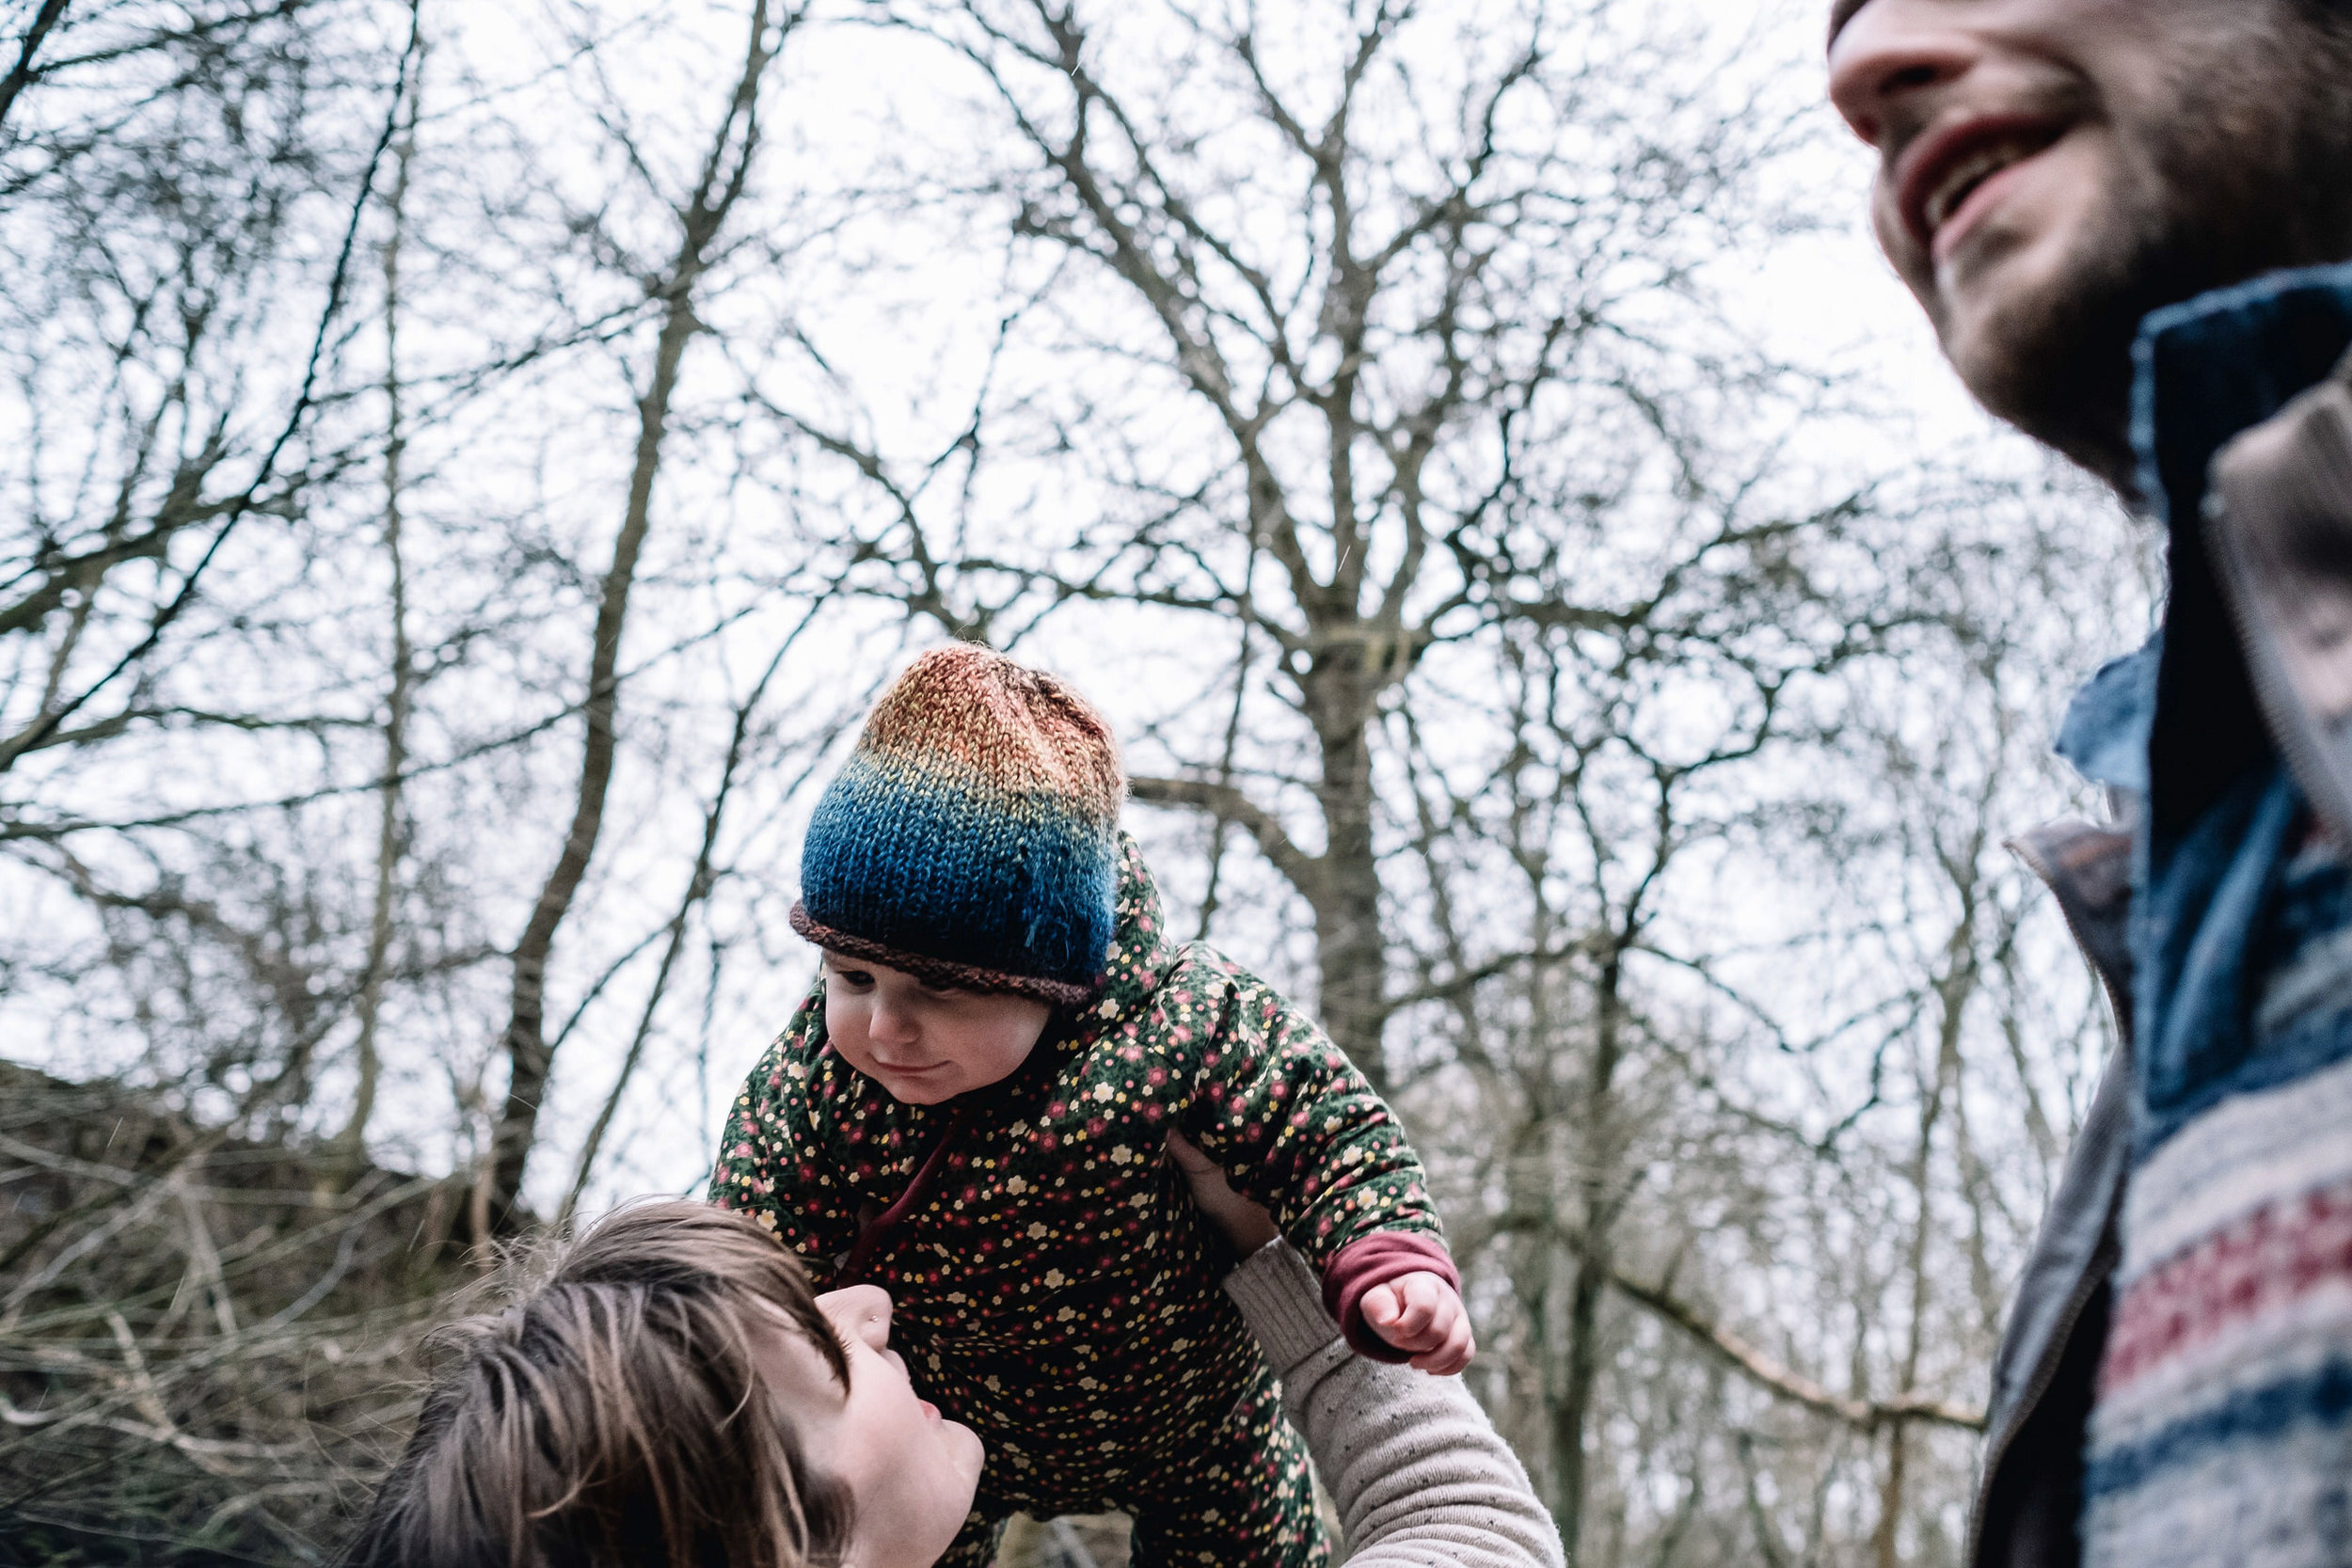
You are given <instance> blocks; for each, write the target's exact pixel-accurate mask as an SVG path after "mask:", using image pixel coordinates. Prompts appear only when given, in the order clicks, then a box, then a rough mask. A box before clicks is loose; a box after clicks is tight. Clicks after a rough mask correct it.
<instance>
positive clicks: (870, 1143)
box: [711, 835, 1440, 1565]
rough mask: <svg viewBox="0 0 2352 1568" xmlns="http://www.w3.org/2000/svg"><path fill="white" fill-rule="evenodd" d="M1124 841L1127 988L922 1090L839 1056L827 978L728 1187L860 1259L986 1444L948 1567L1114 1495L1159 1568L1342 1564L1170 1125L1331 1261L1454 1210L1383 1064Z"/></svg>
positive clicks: (747, 1112)
mask: <svg viewBox="0 0 2352 1568" xmlns="http://www.w3.org/2000/svg"><path fill="white" fill-rule="evenodd" d="M1121 838H1122V842H1121V864H1120V887H1119V899H1118V911H1117V919H1116V927H1115V929H1114V934H1113V939H1112V944H1111V949H1110V957H1109V962H1108V974H1107V978H1106V980H1105V982H1104V986H1103V989H1102V990H1101V991H1100V992H1099V993H1098V994H1097V995H1096V997H1095V999H1094V1000H1093V1001H1092V1003H1090V1004H1089V1006H1087V1007H1085V1008H1084V1009H1083V1010H1081V1011H1080V1012H1078V1013H1077V1014H1076V1015H1075V1016H1074V1017H1069V1016H1064V1017H1062V1018H1058V1019H1057V1022H1056V1023H1055V1024H1054V1025H1051V1026H1049V1028H1048V1030H1047V1033H1046V1035H1045V1037H1044V1038H1043V1039H1041V1041H1040V1042H1039V1044H1038V1047H1037V1049H1036V1050H1035V1051H1034V1052H1033V1053H1031V1054H1030V1057H1029V1060H1028V1061H1027V1062H1026V1063H1025V1064H1024V1066H1023V1067H1022V1069H1020V1070H1019V1071H1018V1072H1016V1073H1014V1074H1013V1075H1012V1076H1011V1077H1010V1078H1008V1079H1007V1080H1005V1081H1004V1082H1003V1083H1000V1084H997V1085H992V1086H991V1087H989V1088H987V1089H983V1090H979V1091H977V1092H975V1093H973V1094H969V1095H964V1096H961V1097H959V1098H958V1099H957V1100H955V1101H949V1102H947V1103H946V1104H944V1105H933V1106H923V1105H907V1104H901V1103H899V1102H898V1101H896V1100H893V1099H892V1098H891V1097H890V1095H889V1093H888V1092H887V1091H886V1090H884V1089H883V1088H882V1085H879V1084H877V1083H875V1082H874V1081H873V1080H871V1079H869V1078H866V1076H864V1075H863V1074H861V1073H859V1072H857V1071H856V1070H855V1069H852V1068H850V1066H849V1064H848V1063H846V1062H844V1061H843V1060H842V1059H841V1058H840V1057H839V1056H838V1055H836V1054H835V1053H833V1052H831V1051H829V1050H828V1049H827V1048H826V1038H825V1010H824V982H823V980H822V977H821V976H820V977H819V979H818V983H817V985H816V986H815V987H814V988H812V990H810V993H809V995H808V997H807V998H806V999H805V1000H804V1001H803V1003H802V1004H801V1006H800V1007H799V1008H798V1010H797V1011H795V1012H794V1014H793V1016H792V1020H791V1022H790V1023H789V1024H788V1025H787V1028H786V1029H785V1032H784V1034H783V1035H782V1036H781V1037H779V1038H778V1039H777V1040H776V1042H775V1044H774V1045H773V1046H772V1047H771V1048H770V1050H769V1051H768V1053H767V1054H766V1055H765V1056H764V1057H763V1058H762V1059H761V1061H760V1063H759V1065H758V1066H757V1067H756V1068H755V1069H753V1071H752V1074H751V1076H750V1078H749V1079H748V1080H747V1081H746V1082H745V1084H744V1086H743V1091H742V1093H741V1094H740V1095H739V1097H738V1099H737V1101H736V1102H735V1105H734V1108H733V1110H732V1112H731V1114H730V1116H729V1117H728V1121H727V1126H726V1131H725V1133H724V1135H723V1139H722V1141H721V1145H720V1150H721V1152H720V1156H719V1162H718V1165H717V1168H716V1169H715V1170H714V1171H713V1173H712V1176H711V1196H712V1198H713V1200H714V1201H716V1202H718V1203H721V1204H723V1205H725V1206H726V1207H729V1208H733V1209H738V1210H741V1211H743V1212H747V1213H750V1214H752V1215H753V1216H755V1218H757V1219H758V1220H759V1221H760V1222H761V1223H762V1224H764V1225H766V1226H768V1227H771V1229H773V1230H774V1232H775V1233H776V1235H777V1236H778V1237H779V1238H780V1239H781V1240H782V1241H783V1242H784V1243H785V1244H786V1245H787V1246H789V1247H790V1248H792V1250H793V1251H794V1252H796V1253H798V1254H799V1255H800V1256H801V1258H802V1259H803V1260H804V1261H805V1262H806V1263H807V1264H808V1266H809V1268H810V1270H811V1271H812V1273H813V1274H814V1275H815V1276H816V1278H817V1279H818V1281H819V1282H820V1283H821V1282H828V1281H830V1282H833V1283H844V1284H846V1283H850V1282H851V1281H850V1279H848V1278H846V1277H844V1270H845V1267H846V1266H848V1265H850V1263H851V1262H852V1259H853V1258H854V1263H855V1270H856V1278H857V1280H858V1281H860V1282H868V1283H872V1284H876V1285H880V1286H882V1288H884V1289H885V1290H887V1291H889V1292H890V1294H891V1297H892V1300H893V1302H894V1304H895V1306H894V1312H893V1318H892V1324H893V1327H892V1342H893V1344H894V1345H895V1346H896V1347H897V1348H898V1351H899V1352H900V1354H902V1355H904V1357H905V1358H906V1362H907V1365H908V1369H909V1370H910V1372H911V1373H912V1375H913V1377H914V1383H915V1386H916V1387H917V1389H918V1390H919V1391H920V1392H921V1393H922V1394H923V1396H924V1397H925V1398H927V1399H929V1400H930V1401H932V1402H934V1403H936V1404H937V1405H938V1406H939V1407H940V1408H941V1410H942V1411H944V1412H945V1413H946V1415H947V1416H949V1417H950V1418H953V1419H956V1420H960V1421H963V1422H965V1423H967V1424H969V1425H970V1426H971V1427H972V1428H973V1429H974V1430H975V1431H977V1433H979V1435H980V1437H981V1439H982V1441H983V1442H984V1443H985V1444H986V1445H987V1449H988V1462H987V1467H986V1470H985V1472H984V1473H983V1475H982V1477H981V1481H980V1492H979V1497H978V1498H977V1503H976V1513H975V1516H974V1523H973V1525H972V1527H971V1528H968V1529H967V1530H966V1532H965V1536H964V1537H963V1538H962V1539H961V1541H960V1542H959V1544H958V1547H957V1549H956V1551H955V1552H953V1553H951V1554H950V1555H949V1557H947V1558H946V1559H943V1561H946V1562H951V1563H961V1562H965V1561H969V1562H972V1563H984V1562H986V1561H987V1560H988V1555H987V1554H988V1551H989V1549H990V1543H992V1542H993V1539H994V1536H995V1533H996V1528H997V1527H998V1526H999V1525H1001V1523H1002V1521H1003V1519H1004V1518H1005V1517H1006V1516H1007V1515H1008V1514H1009V1513H1012V1512H1014V1511H1016V1510H1019V1511H1025V1512H1027V1513H1032V1514H1034V1515H1037V1516H1039V1517H1051V1516H1053V1515H1055V1514H1057V1513H1100V1512H1104V1511H1105V1510H1108V1509H1113V1508H1116V1509H1121V1510H1124V1511H1126V1512H1127V1513H1131V1514H1133V1515H1134V1516H1135V1518H1136V1534H1135V1550H1136V1554H1137V1555H1136V1559H1135V1560H1136V1562H1137V1563H1138V1564H1146V1563H1150V1562H1168V1563H1174V1562H1185V1563H1191V1562H1218V1563H1227V1564H1258V1563H1264V1564H1284V1565H1289V1564H1304V1563H1311V1562H1320V1561H1322V1560H1324V1559H1325V1557H1326V1555H1327V1549H1328V1548H1327V1543H1326V1542H1325V1540H1324V1537H1323V1533H1322V1530H1321V1528H1320V1527H1319V1526H1318V1525H1317V1524H1316V1523H1315V1518H1314V1511H1313V1507H1312V1499H1311V1493H1310V1490H1309V1488H1308V1485H1307V1480H1306V1469H1305V1458H1304V1454H1303V1451H1302V1450H1301V1449H1300V1448H1299V1447H1298V1444H1297V1442H1296V1439H1295V1435H1294V1434H1293V1433H1290V1431H1289V1429H1288V1428H1287V1427H1286V1426H1285V1425H1284V1424H1283V1422H1282V1420H1281V1418H1280V1415H1279V1404H1277V1403H1276V1402H1275V1398H1274V1386H1273V1381H1272V1374H1271V1373H1270V1372H1269V1371H1268V1370H1267V1368H1266V1365H1265V1362H1264V1359H1263V1356H1261V1355H1260V1354H1259V1353H1258V1349H1257V1346H1256V1344H1255V1342H1254V1341H1253V1340H1252V1339H1251V1338H1250V1337H1249V1334H1248V1330H1247V1329H1246V1328H1245V1327H1244V1326H1243V1323H1242V1321H1241V1317H1240V1314H1239V1313H1238V1312H1237V1311H1236V1310H1235V1309H1234V1308H1233V1307H1232V1303H1231V1302H1229V1301H1228V1300H1227V1299H1226V1298H1225V1295H1224V1293H1223V1291H1220V1290H1219V1289H1218V1281H1219V1280H1220V1279H1221V1278H1222V1277H1223V1275H1224V1274H1225V1272H1226V1270H1227V1269H1229V1268H1230V1267H1231V1266H1232V1262H1233V1259H1232V1255H1231V1251H1230V1249H1229V1248H1228V1247H1227V1246H1226V1245H1225V1243H1224V1242H1223V1240H1222V1238H1221V1237H1219V1236H1218V1235H1216V1233H1215V1232H1214V1231H1213V1230H1212V1229H1211V1228H1210V1227H1208V1226H1207V1225H1206V1224H1205V1222H1203V1221H1202V1220H1201V1219H1200V1215H1199V1212H1198V1211H1196V1210H1195V1208H1194V1207H1193V1203H1192V1199H1191V1196H1190V1193H1189V1191H1188V1190H1187V1188H1186V1187H1185V1184H1184V1178H1183V1176H1182V1175H1181V1173H1179V1172H1178V1171H1177V1169H1176V1167H1175V1165H1174V1164H1173V1163H1172V1162H1171V1161H1170V1160H1169V1159H1168V1156H1167V1153H1166V1151H1165V1148H1164V1139H1165V1137H1166V1135H1167V1133H1168V1130H1169V1129H1171V1128H1174V1129H1178V1130H1180V1131H1182V1132H1184V1135H1185V1136H1186V1137H1188V1138H1190V1139H1191V1140H1192V1141H1193V1142H1194V1143H1196V1144H1198V1145H1199V1146H1200V1148H1201V1149H1202V1150H1204V1151H1205V1152H1206V1153H1207V1154H1208V1155H1209V1156H1210V1157H1211V1158H1212V1159H1214V1160H1216V1162H1217V1163H1218V1164H1220V1165H1222V1166H1223V1167H1224V1168H1225V1170H1226V1172H1227V1173H1228V1175H1229V1176H1230V1177H1231V1179H1232V1182H1233V1184H1234V1186H1235V1187H1236V1188H1238V1189H1239V1190H1240V1191H1242V1192H1244V1193H1246V1194H1248V1196H1250V1197H1252V1198H1255V1199H1256V1200H1257V1201H1259V1202H1261V1203H1263V1204H1264V1205H1265V1206H1266V1208H1267V1209H1268V1210H1269V1211H1270V1212H1272V1213H1273V1215H1274V1217H1275V1221H1276V1223H1277V1224H1278V1225H1279V1227H1281V1229H1282V1232H1283V1234H1284V1235H1285V1236H1286V1237H1288V1238H1289V1240H1290V1242H1291V1243H1292V1244H1293V1245H1294V1246H1295V1247H1297V1248H1298V1250H1299V1251H1300V1252H1302V1253H1303V1254H1305V1255H1306V1257H1307V1259H1308V1260H1309V1261H1310V1262H1311V1263H1312V1264H1314V1265H1315V1266H1316V1267H1317V1268H1319V1269H1321V1268H1325V1267H1326V1266H1327V1265H1328V1264H1329V1263H1330V1262H1331V1260H1332V1259H1334V1258H1336V1257H1337V1256H1338V1255H1339V1254H1340V1253H1341V1252H1343V1250H1344V1249H1346V1248H1347V1247H1348V1246H1349V1245H1350V1244H1351V1243H1355V1242H1357V1241H1359V1240H1362V1239H1364V1238H1366V1237H1369V1236H1373V1235H1375V1234H1385V1235H1395V1234H1398V1233H1406V1234H1411V1235H1417V1236H1421V1237H1424V1238H1426V1239H1427V1241H1428V1243H1431V1245H1432V1247H1433V1250H1434V1249H1435V1246H1436V1243H1437V1241H1438V1236H1439V1234H1440V1231H1439V1227H1438V1216H1437V1212H1436V1210H1435V1208H1434V1207H1433V1206H1432V1204H1431V1202H1430V1198H1429V1196H1428V1191H1427V1182H1426V1179H1425V1177H1424V1175H1423V1172H1422V1164H1421V1162H1420V1160H1419V1158H1418V1157H1417V1156H1416V1155H1415V1154H1414V1153H1413V1151H1412V1149H1411V1148H1410V1147H1409V1146H1408V1145H1407V1144H1406V1140H1405V1137H1404V1134H1403V1132H1402V1130H1401V1129H1400V1128H1399V1126H1398V1125H1397V1121H1396V1118H1395V1116H1394V1115H1393V1114H1392V1113H1391V1111H1390V1109H1389V1108H1388V1106H1387V1105H1386V1104H1384V1103H1383V1102H1382V1101H1380V1099H1379V1097H1378V1096H1377V1095H1375V1093H1373V1091H1372V1088H1371V1086H1370V1085H1368V1084H1366V1083H1365V1081H1364V1079H1363V1077H1362V1075H1361V1074H1360V1073H1359V1072H1357V1071H1356V1069H1354V1068H1353V1067H1352V1066H1351V1065H1350V1064H1349V1063H1348V1061H1347V1059H1346V1057H1345V1056H1344V1055H1343V1054H1342V1053H1341V1052H1340V1051H1339V1049H1338V1048H1337V1047H1336V1046H1334V1045H1333V1044H1332V1043H1331V1041H1330V1040H1329V1038H1328V1037H1326V1036H1325V1035H1324V1034H1323V1032H1322V1031H1321V1030H1320V1029H1319V1028H1317V1027H1316V1026H1315V1025H1314V1024H1313V1023H1312V1022H1311V1021H1310V1020H1308V1019H1307V1018H1306V1017H1305V1016H1304V1015H1303V1014H1301V1013H1300V1012H1299V1011H1298V1010H1297V1009H1296V1008H1295V1007H1293V1006H1291V1005H1290V1004H1289V1003H1288V1002H1287V1001H1285V1000H1284V999H1283V998H1282V997H1281V996H1280V995H1279V993H1277V992H1276V991H1275V990H1272V989H1271V988H1270V987H1268V986H1267V985H1265V984H1264V982H1263V981H1261V980H1259V979H1257V978H1256V977H1255V976H1253V975H1251V974H1248V973H1247V972H1245V971H1243V970H1241V969H1240V968H1238V967H1237V966H1235V965H1233V964H1232V963H1231V962H1229V961H1228V960H1226V959H1225V958H1221V957H1219V956H1218V955H1216V953H1215V952H1213V951H1211V950H1210V949H1208V948H1206V947H1204V946H1201V945H1199V944H1193V945H1188V946H1184V947H1177V946H1175V945H1173V944H1171V943H1170V942H1168V940H1167V935H1166V921H1165V918H1164V916H1163V914H1162V912H1161V907H1160V900H1159V894H1158V890H1157V888H1156V887H1155V886H1154V885H1153V883H1152V877H1151V873H1150V872H1149V871H1148V870H1147V869H1146V868H1145V866H1144V863H1143V860H1142V856H1141V854H1140V852H1139V851H1138V850H1137V848H1136V844H1135V841H1134V840H1133V839H1132V838H1128V837H1126V836H1125V835H1121ZM918 1173H919V1174H920V1176H921V1180H920V1182H919V1183H918V1182H917V1180H916V1179H917V1176H918ZM910 1188H914V1191H913V1192H912V1193H910ZM894 1205H895V1206H897V1209H898V1212H896V1213H892V1212H891V1211H892V1210H893V1207H894ZM885 1215H887V1216H888V1222H887V1223H884V1224H877V1223H876V1222H877V1221H879V1220H882V1219H883V1217H884V1216H885ZM861 1237H863V1240H861ZM1208 1521H1214V1523H1213V1524H1208V1525H1206V1526H1205V1533H1204V1522H1208Z"/></svg>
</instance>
